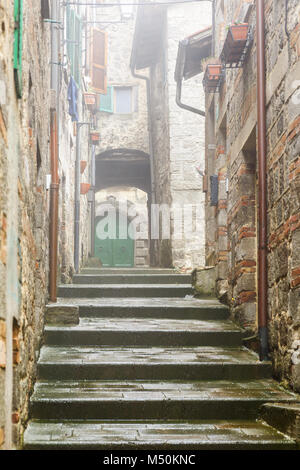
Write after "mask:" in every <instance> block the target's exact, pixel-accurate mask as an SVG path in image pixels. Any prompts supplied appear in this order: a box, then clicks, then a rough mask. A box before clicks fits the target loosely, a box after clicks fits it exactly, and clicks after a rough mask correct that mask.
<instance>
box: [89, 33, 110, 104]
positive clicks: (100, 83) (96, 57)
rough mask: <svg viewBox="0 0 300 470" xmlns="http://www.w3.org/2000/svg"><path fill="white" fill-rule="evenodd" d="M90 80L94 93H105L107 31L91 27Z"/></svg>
mask: <svg viewBox="0 0 300 470" xmlns="http://www.w3.org/2000/svg"><path fill="white" fill-rule="evenodd" d="M91 49H92V50H91V80H92V88H93V90H94V91H95V92H96V93H100V94H102V95H106V94H107V79H106V67H107V33H105V32H104V31H101V30H100V29H97V28H93V30H92V40H91Z"/></svg>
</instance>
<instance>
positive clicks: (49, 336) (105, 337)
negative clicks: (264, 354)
mask: <svg viewBox="0 0 300 470" xmlns="http://www.w3.org/2000/svg"><path fill="white" fill-rule="evenodd" d="M242 338H243V331H242V330H241V329H240V328H238V327H237V326H236V325H234V324H233V323H232V322H230V321H228V322H227V321H221V320H219V321H218V320H215V321H213V320H210V321H204V320H202V321H201V320H190V319H165V318H164V319H158V318H157V319H153V318H98V317H96V318H93V317H82V318H80V322H79V325H74V326H67V325H65V326H46V328H45V344H47V345H56V344H57V345H60V344H64V345H118V346H121V345H124V346H128V345H134V346H217V345H219V344H223V346H228V345H230V346H241V345H242Z"/></svg>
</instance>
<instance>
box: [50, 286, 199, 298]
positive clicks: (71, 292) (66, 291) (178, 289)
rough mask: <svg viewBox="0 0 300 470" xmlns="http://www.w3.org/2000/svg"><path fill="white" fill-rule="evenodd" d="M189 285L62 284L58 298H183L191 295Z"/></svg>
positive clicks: (191, 290) (192, 291) (191, 291)
mask: <svg viewBox="0 0 300 470" xmlns="http://www.w3.org/2000/svg"><path fill="white" fill-rule="evenodd" d="M193 293H194V290H193V288H192V286H191V284H137V285H134V284H93V285H88V284H64V285H61V286H59V288H58V295H59V297H74V296H76V297H100V298H101V297H142V298H144V297H160V298H162V297H185V296H186V295H191V296H192V295H193Z"/></svg>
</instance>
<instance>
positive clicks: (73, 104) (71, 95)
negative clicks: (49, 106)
mask: <svg viewBox="0 0 300 470" xmlns="http://www.w3.org/2000/svg"><path fill="white" fill-rule="evenodd" d="M77 100H78V89H77V85H76V82H75V80H74V78H73V77H71V78H70V83H69V88H68V101H69V114H70V116H72V121H73V122H75V121H78V120H79V116H78V107H77Z"/></svg>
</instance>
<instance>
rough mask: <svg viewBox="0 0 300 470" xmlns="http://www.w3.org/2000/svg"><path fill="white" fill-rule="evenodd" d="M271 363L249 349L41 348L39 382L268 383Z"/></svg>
mask: <svg viewBox="0 0 300 470" xmlns="http://www.w3.org/2000/svg"><path fill="white" fill-rule="evenodd" d="M271 371H272V368H271V364H270V363H269V362H263V363H261V362H259V360H258V357H257V355H256V354H255V353H252V352H250V351H248V350H247V349H245V348H221V347H194V348H192V347H189V348H185V347H180V348H175V347H173V348H164V347H160V348H159V347H151V348H150V347H149V348H139V347H124V346H123V347H96V346H95V347H83V346H78V347H74V346H69V347H68V346H67V347H63V346H60V347H58V346H43V347H42V349H41V355H40V359H39V362H38V376H39V378H40V379H73V380H75V379H77V380H243V379H248V380H250V379H259V378H270V376H271Z"/></svg>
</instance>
